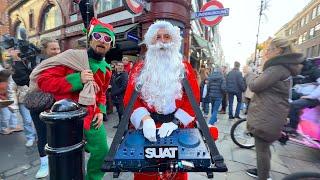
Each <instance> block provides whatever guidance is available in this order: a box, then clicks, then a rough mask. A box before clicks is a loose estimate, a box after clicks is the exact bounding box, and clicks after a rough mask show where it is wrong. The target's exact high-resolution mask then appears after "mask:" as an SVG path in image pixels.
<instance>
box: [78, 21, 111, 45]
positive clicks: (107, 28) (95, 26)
mask: <svg viewBox="0 0 320 180" xmlns="http://www.w3.org/2000/svg"><path fill="white" fill-rule="evenodd" d="M83 31H84V32H85V33H87V36H88V37H90V36H91V35H92V33H94V32H101V33H106V34H108V35H109V36H110V37H111V39H112V46H114V45H115V41H116V36H115V34H114V30H113V26H112V25H111V24H108V23H103V22H101V21H99V20H98V19H97V18H95V17H93V18H92V19H91V21H90V24H89V27H88V30H87V29H84V30H83Z"/></svg>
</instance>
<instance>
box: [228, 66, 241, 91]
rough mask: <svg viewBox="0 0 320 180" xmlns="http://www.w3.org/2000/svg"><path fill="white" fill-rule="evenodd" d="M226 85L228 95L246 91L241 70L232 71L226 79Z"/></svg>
mask: <svg viewBox="0 0 320 180" xmlns="http://www.w3.org/2000/svg"><path fill="white" fill-rule="evenodd" d="M226 85H227V89H226V90H227V92H228V93H235V94H239V93H242V92H244V91H245V90H246V85H245V81H244V78H243V77H242V74H241V72H240V71H239V69H236V68H234V69H232V71H230V72H229V73H228V75H227V77H226Z"/></svg>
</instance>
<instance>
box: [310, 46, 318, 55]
mask: <svg viewBox="0 0 320 180" xmlns="http://www.w3.org/2000/svg"><path fill="white" fill-rule="evenodd" d="M317 48H318V46H312V48H311V53H310V54H311V57H316V56H317V53H318V49H317Z"/></svg>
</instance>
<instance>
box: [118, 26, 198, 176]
mask: <svg viewBox="0 0 320 180" xmlns="http://www.w3.org/2000/svg"><path fill="white" fill-rule="evenodd" d="M144 42H145V43H146V45H147V48H148V50H147V52H146V56H145V60H144V61H141V62H138V63H136V65H135V66H134V67H133V68H132V70H131V73H130V75H129V81H128V86H127V90H126V93H125V96H124V105H125V106H127V105H128V103H129V100H130V98H131V96H132V94H133V92H134V89H138V88H137V87H138V86H139V87H141V89H140V90H138V92H139V95H138V98H137V100H136V102H135V103H134V106H133V112H132V114H131V117H130V121H131V124H132V125H133V126H134V128H135V129H142V130H143V134H144V137H145V138H146V139H148V140H149V141H157V138H164V137H167V136H170V134H171V133H172V132H173V131H174V130H176V129H177V128H179V127H180V128H187V127H194V125H195V113H194V111H193V109H192V107H191V103H190V101H189V100H188V97H187V94H186V92H185V91H184V89H183V87H182V80H183V78H184V77H185V78H186V79H187V80H188V82H189V84H190V86H191V89H192V91H193V94H194V96H195V98H196V101H197V102H198V103H199V102H200V89H199V86H198V84H197V79H196V75H195V74H194V71H193V70H192V67H191V65H190V64H189V63H188V62H187V61H185V60H183V58H182V55H181V53H180V48H181V42H182V37H181V36H180V29H179V28H178V27H176V26H173V25H172V24H171V23H169V22H167V21H156V22H155V23H154V24H152V25H151V26H150V27H149V29H148V31H147V33H146V34H145V36H144ZM156 128H159V130H158V132H157V131H156ZM134 179H135V180H160V179H175V180H185V179H188V175H187V173H175V172H173V173H172V172H163V173H158V172H151V173H144V172H142V173H135V174H134Z"/></svg>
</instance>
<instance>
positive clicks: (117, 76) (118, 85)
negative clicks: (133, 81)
mask: <svg viewBox="0 0 320 180" xmlns="http://www.w3.org/2000/svg"><path fill="white" fill-rule="evenodd" d="M110 84H111V99H112V102H113V103H121V102H123V97H124V93H125V91H126V88H127V84H128V73H127V72H121V73H114V74H112V77H111V83H110Z"/></svg>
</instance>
